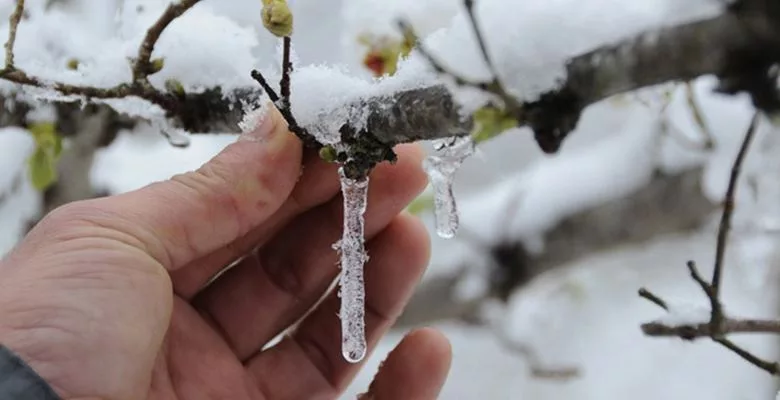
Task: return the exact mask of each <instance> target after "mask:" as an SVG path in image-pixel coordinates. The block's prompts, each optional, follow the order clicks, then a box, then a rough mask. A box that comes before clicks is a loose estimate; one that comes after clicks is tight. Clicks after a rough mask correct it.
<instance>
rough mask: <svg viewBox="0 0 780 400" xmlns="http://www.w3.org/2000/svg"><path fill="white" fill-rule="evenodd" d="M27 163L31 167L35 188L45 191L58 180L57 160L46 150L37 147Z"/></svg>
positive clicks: (31, 178) (31, 177) (31, 176)
mask: <svg viewBox="0 0 780 400" xmlns="http://www.w3.org/2000/svg"><path fill="white" fill-rule="evenodd" d="M27 163H28V166H29V168H30V180H31V181H32V185H33V187H35V189H37V190H39V191H44V190H46V189H47V188H49V186H51V185H52V184H54V183H55V182H57V161H56V159H55V158H53V157H51V155H50V154H49V153H48V152H46V150H44V149H42V148H40V147H38V148H36V149H35V151H34V152H33V154H32V156H30V158H29V159H28V160H27Z"/></svg>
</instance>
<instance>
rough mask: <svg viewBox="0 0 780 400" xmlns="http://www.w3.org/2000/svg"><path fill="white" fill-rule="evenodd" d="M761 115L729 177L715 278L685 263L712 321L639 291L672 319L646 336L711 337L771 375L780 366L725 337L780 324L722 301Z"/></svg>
mask: <svg viewBox="0 0 780 400" xmlns="http://www.w3.org/2000/svg"><path fill="white" fill-rule="evenodd" d="M760 115H761V113H760V112H756V113H755V115H754V116H753V119H752V120H751V121H750V125H749V127H748V129H747V131H746V133H745V136H744V139H743V141H742V145H741V147H740V149H739V152H738V154H737V157H736V159H735V160H734V164H733V166H732V168H731V176H730V178H729V184H728V189H727V190H726V196H725V200H724V205H723V213H722V215H721V220H720V224H719V227H718V238H717V244H716V246H715V265H714V268H713V274H712V279H711V280H710V281H707V280H706V279H705V278H704V277H703V276H702V275H701V273H700V272H699V270H698V268H697V266H696V263H695V262H694V261H688V263H687V264H686V266H687V267H688V272H689V273H690V276H691V279H693V280H694V281H695V282H696V284H697V285H698V286H699V287H700V288H701V290H702V292H704V295H705V296H706V297H707V299H708V300H709V302H710V310H709V321H706V319H707V318H702V316H701V312H699V311H696V312H694V313H682V314H685V315H682V314H681V313H679V312H678V311H677V309H676V307H671V306H670V305H669V304H668V303H667V302H666V301H665V300H663V299H662V298H661V297H659V296H657V295H656V294H654V293H652V292H651V291H649V290H647V289H645V288H641V289H639V296H640V297H643V298H645V299H647V300H648V301H650V302H652V303H653V304H655V305H657V306H659V307H661V308H663V309H664V310H666V311H668V312H669V313H670V314H672V315H671V318H672V319H671V320H666V321H664V320H661V321H655V322H650V323H646V324H643V325H642V331H643V332H644V333H645V334H646V335H649V336H677V337H679V338H681V339H685V340H694V339H696V338H701V337H709V338H710V339H712V340H713V341H714V342H716V343H718V344H720V345H722V346H723V347H726V348H727V349H729V350H731V351H732V352H734V353H736V354H737V355H739V356H740V357H742V358H743V359H745V360H746V361H748V362H749V363H751V364H753V365H755V366H757V367H759V368H761V369H762V370H764V371H766V372H768V373H770V374H772V375H779V374H780V363H777V362H770V361H766V360H764V359H762V358H760V357H758V356H756V355H754V354H752V353H750V352H749V351H747V350H745V349H743V348H742V347H740V346H738V345H737V344H735V343H734V342H732V341H731V340H730V339H728V338H727V337H726V335H728V334H731V333H748V332H750V333H768V332H769V333H780V321H769V320H749V319H739V318H730V317H728V316H727V315H726V313H725V312H724V309H723V304H722V302H721V298H720V293H721V292H720V288H721V281H722V276H723V268H724V260H725V254H726V247H727V245H728V234H729V231H730V229H731V218H732V214H733V212H734V199H735V196H736V190H737V182H738V180H739V175H740V172H741V169H742V164H743V162H744V160H745V157H746V156H747V153H748V151H749V149H750V145H751V143H752V141H753V137H754V136H755V132H756V126H757V125H758V122H759V117H760ZM705 314H706V313H705Z"/></svg>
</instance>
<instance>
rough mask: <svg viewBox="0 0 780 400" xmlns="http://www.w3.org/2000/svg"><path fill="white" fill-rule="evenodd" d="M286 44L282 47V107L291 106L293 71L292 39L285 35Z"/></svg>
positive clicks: (280, 83)
mask: <svg viewBox="0 0 780 400" xmlns="http://www.w3.org/2000/svg"><path fill="white" fill-rule="evenodd" d="M283 42H284V45H283V49H282V79H281V81H280V82H279V91H280V92H281V95H282V98H281V101H282V107H286V108H289V107H290V96H291V89H290V77H291V75H292V72H293V65H292V61H291V60H290V53H291V52H292V49H291V47H292V39H290V37H289V36H285V37H284V39H283Z"/></svg>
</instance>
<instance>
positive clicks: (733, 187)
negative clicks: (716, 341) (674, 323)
mask: <svg viewBox="0 0 780 400" xmlns="http://www.w3.org/2000/svg"><path fill="white" fill-rule="evenodd" d="M759 116H760V113H759V112H758V111H757V112H756V113H755V114H753V118H752V119H751V120H750V125H749V126H748V129H747V132H745V138H744V139H743V140H742V146H741V147H740V148H739V153H737V158H736V159H735V160H734V164H733V166H732V167H731V176H730V177H729V186H728V189H727V190H726V198H725V201H724V204H723V214H722V215H721V219H720V225H719V227H718V241H717V244H716V246H715V268H714V269H713V272H712V282H711V283H710V286H711V288H712V294H711V297H714V298H715V299H716V303H718V304H720V302H719V301H718V299H719V296H720V284H721V279H722V275H723V261H724V258H725V254H726V246H727V242H728V234H729V229H731V217H732V214H733V213H734V197H735V195H736V192H737V185H738V181H739V174H740V173H741V172H742V163H743V162H744V161H745V156H746V155H747V152H748V149H749V148H750V144H751V143H752V142H753V137H754V136H755V133H756V126H757V125H758V120H759ZM716 311H717V313H718V314H719V315H720V316H722V310H720V309H718V310H715V309H713V310H712V312H713V316H715V315H716ZM713 322H714V323H717V322H718V321H713Z"/></svg>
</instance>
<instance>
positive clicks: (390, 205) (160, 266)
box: [0, 109, 451, 400]
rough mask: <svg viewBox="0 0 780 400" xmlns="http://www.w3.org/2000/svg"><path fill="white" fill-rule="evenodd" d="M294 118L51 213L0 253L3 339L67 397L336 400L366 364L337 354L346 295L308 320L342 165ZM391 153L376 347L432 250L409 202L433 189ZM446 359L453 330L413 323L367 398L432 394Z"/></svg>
mask: <svg viewBox="0 0 780 400" xmlns="http://www.w3.org/2000/svg"><path fill="white" fill-rule="evenodd" d="M286 127H287V125H286V123H285V122H284V120H283V118H281V117H280V115H279V113H278V111H276V110H275V109H272V110H271V111H269V112H268V114H267V116H266V117H265V118H264V120H263V121H262V122H261V123H259V124H258V127H257V128H256V129H255V130H254V131H252V132H251V133H249V134H245V135H244V136H242V138H241V139H239V140H238V141H237V142H236V143H234V144H232V145H230V146H228V147H227V148H226V149H225V150H223V151H222V152H221V153H220V154H219V155H217V156H216V157H215V158H214V159H212V160H211V161H209V162H208V163H207V164H205V165H204V166H203V167H202V168H200V169H199V170H197V171H195V172H190V173H186V174H182V175H178V176H176V177H174V178H172V179H171V180H168V181H163V182H159V183H155V184H153V185H150V186H147V187H145V188H142V189H140V190H137V191H134V192H129V193H126V194H122V195H118V196H113V197H108V198H102V199H96V200H89V201H83V202H77V203H72V204H70V205H68V206H65V207H63V208H60V209H58V210H56V211H54V212H53V213H51V214H50V215H48V216H47V217H46V218H44V219H43V220H42V221H41V222H40V223H39V224H38V225H37V226H36V227H35V228H34V229H33V230H32V231H31V232H30V233H29V235H28V236H27V237H26V238H25V239H24V240H23V241H22V242H21V243H20V244H19V245H18V246H17V247H16V248H15V249H14V250H13V251H12V252H11V253H10V254H9V255H8V256H7V257H5V259H3V260H2V262H0V343H2V344H4V345H5V346H6V347H8V348H10V349H11V350H13V351H14V352H15V353H17V354H18V355H19V356H20V357H22V358H23V359H24V360H25V361H26V362H27V363H28V364H29V365H30V366H31V367H32V368H33V369H35V370H36V372H38V374H40V375H41V376H42V377H43V378H44V379H46V381H47V382H49V384H50V385H51V386H52V387H53V388H54V389H55V391H56V392H57V393H58V394H59V395H60V396H61V397H63V398H64V399H111V400H137V399H166V400H167V399H186V400H200V399H203V400H207V399H236V400H244V399H335V398H338V396H339V394H340V393H341V392H343V390H344V389H345V388H346V386H347V385H348V384H349V382H350V381H351V380H352V379H353V378H354V376H355V374H356V373H357V372H358V370H359V369H360V368H361V364H350V363H347V362H346V361H344V359H343V358H342V356H341V349H340V340H341V338H340V328H339V323H340V322H339V320H338V317H337V312H338V307H339V301H338V298H337V297H336V294H335V293H331V294H329V295H328V296H327V297H326V298H325V299H324V300H323V301H322V303H320V304H319V305H317V307H316V308H314V309H313V311H311V312H310V313H308V314H306V313H307V311H309V310H310V309H311V308H312V307H313V306H314V305H315V304H316V303H317V301H318V300H319V299H320V297H321V295H322V294H323V293H324V292H325V291H326V290H327V288H328V286H329V284H330V283H331V282H332V281H333V279H334V277H336V276H337V274H338V265H337V263H336V261H337V254H336V253H335V252H334V251H333V250H332V248H331V245H332V244H333V243H334V242H335V241H336V240H337V239H338V237H339V236H340V234H341V198H340V196H339V183H338V178H337V173H336V166H334V165H330V164H327V163H325V162H324V161H321V160H319V158H318V157H316V155H314V154H307V152H305V151H303V150H302V148H301V144H300V141H299V140H298V139H297V138H295V136H294V135H292V134H290V133H289V132H287V129H286ZM397 151H398V154H399V162H398V163H397V164H396V165H393V166H391V165H381V166H379V167H378V168H376V169H375V170H374V171H373V173H372V175H371V185H370V191H369V205H368V210H367V215H366V220H367V222H366V236H367V249H368V252H369V255H370V257H371V259H370V261H369V263H368V265H367V266H366V292H367V294H366V296H367V299H366V308H367V312H366V314H367V318H366V330H367V337H368V341H369V344H370V345H371V347H372V348H373V347H374V346H375V345H376V343H377V341H378V340H379V339H380V338H381V337H382V336H383V335H384V334H385V333H386V332H387V331H388V329H389V328H390V327H391V325H392V324H393V321H394V320H395V319H396V318H397V317H398V316H399V314H400V313H401V311H402V309H403V307H404V305H405V304H406V302H407V301H408V299H409V297H410V295H411V293H412V291H413V288H414V286H415V285H416V283H417V282H418V280H419V279H420V276H421V275H422V273H423V271H424V269H425V266H426V265H427V262H428V258H429V241H428V240H429V239H428V234H427V233H426V231H425V229H424V227H423V226H422V225H421V223H420V222H418V221H417V220H416V219H415V218H413V217H411V216H409V215H406V214H404V213H403V212H402V210H403V208H404V207H405V205H406V204H408V203H409V202H410V201H411V200H412V199H414V197H415V196H416V195H417V194H418V193H419V192H420V191H421V190H422V189H423V188H424V186H425V184H426V179H425V176H424V174H423V172H422V171H421V170H420V159H421V152H420V150H419V149H418V148H417V147H415V146H400V147H399V148H398V149H397ZM242 257H243V258H242ZM238 259H241V261H240V262H239V263H238V264H236V265H235V266H234V267H233V268H231V269H229V270H228V271H227V272H225V273H223V274H221V275H219V276H218V277H217V279H216V280H213V281H212V278H214V277H215V276H216V275H217V274H218V272H220V271H221V270H223V269H224V268H225V267H226V266H228V265H230V264H231V263H232V262H234V261H235V260H238ZM304 315H305V317H304ZM302 317H304V318H303V320H302V321H300V324H298V325H297V326H296V328H295V329H294V330H292V331H291V332H289V333H288V334H287V335H286V336H285V337H284V338H283V339H282V340H281V341H280V342H279V343H277V344H275V345H273V346H270V347H268V348H266V347H267V346H266V344H267V343H268V342H269V341H271V340H272V339H273V338H274V337H275V336H277V335H278V334H279V333H281V332H283V331H284V330H285V329H287V328H288V327H290V326H291V325H293V324H295V323H296V322H298V321H299V320H300V319H301V318H302ZM450 360H451V349H450V345H449V342H448V341H447V339H446V338H445V337H444V336H442V335H441V334H440V333H438V332H436V331H435V330H432V329H420V330H417V331H413V332H412V333H410V334H409V335H407V336H406V338H405V339H404V340H403V341H402V342H401V343H400V344H399V345H398V346H397V347H396V348H395V350H394V351H393V352H392V353H391V354H390V355H389V356H388V358H387V360H386V361H385V362H384V363H383V366H382V367H381V368H380V370H379V372H378V373H377V375H376V376H375V378H374V382H373V383H372V384H371V387H370V389H369V390H368V391H369V392H370V394H369V395H367V396H366V397H367V398H372V399H405V400H414V399H420V400H427V399H435V398H436V397H437V396H438V393H439V391H440V389H441V387H442V385H443V383H444V381H445V379H446V376H447V373H448V371H449V366H450Z"/></svg>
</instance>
